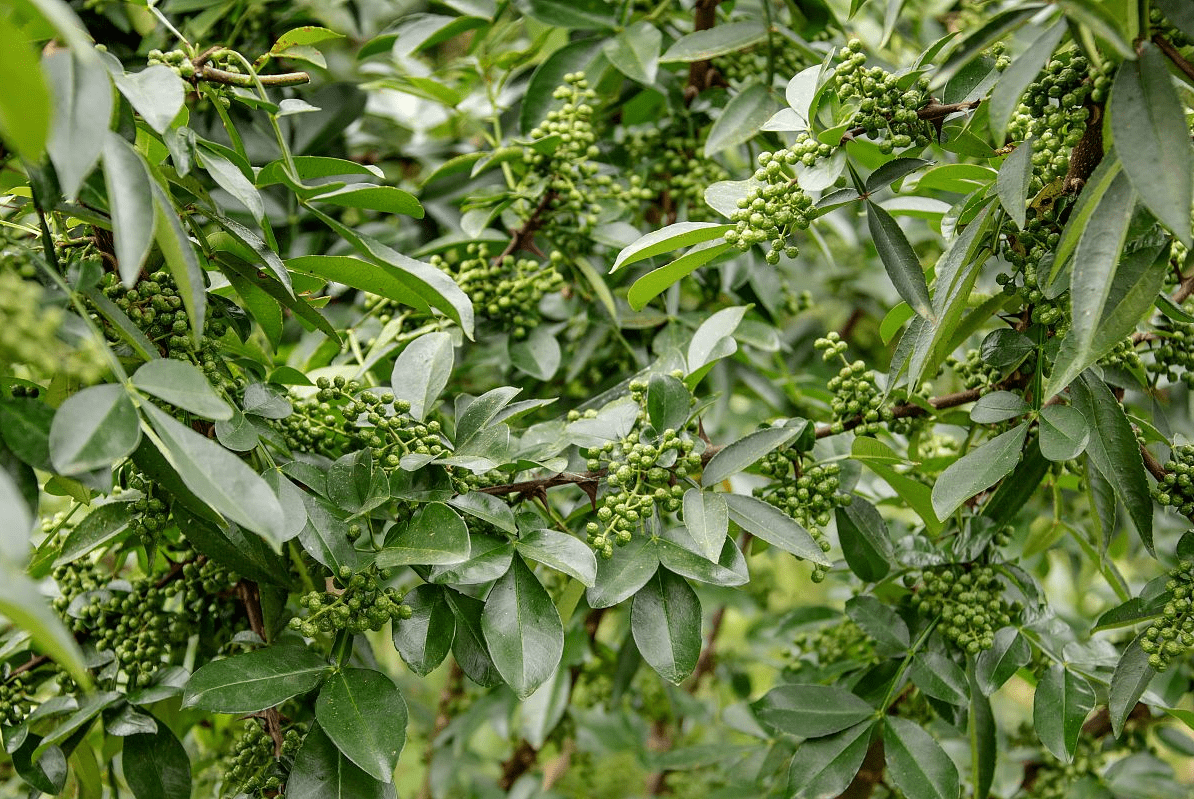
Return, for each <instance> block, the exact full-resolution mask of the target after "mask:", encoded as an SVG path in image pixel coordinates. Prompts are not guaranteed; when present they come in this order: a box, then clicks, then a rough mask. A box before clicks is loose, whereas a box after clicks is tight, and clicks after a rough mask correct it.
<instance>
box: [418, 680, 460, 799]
mask: <svg viewBox="0 0 1194 799" xmlns="http://www.w3.org/2000/svg"><path fill="white" fill-rule="evenodd" d="M463 694H464V671H463V670H462V669H461V668H460V664H459V663H457V662H456V661H455V660H453V661H452V664H451V666H450V667H449V669H448V679H447V681H446V682H444V688H443V690H442V691H440V694H439V704H438V705H437V706H436V711H435V726H433V727H432V728H431V734H430V735H428V736H427V749H426V750H425V751H424V754H423V761H424V766H425V767H426V770H425V771H424V772H423V786H422V787H421V788H420V789H419V799H431V757H432V755H433V754H434V753H435V739H436V738H438V737H439V736H440V733H442V732H443V731H444V730H446V729H447V728H448V724H449V723H450V722H451V721H452V706H453V705H454V704H456V700H457V699H459V698H460V697H461V696H462V695H463Z"/></svg>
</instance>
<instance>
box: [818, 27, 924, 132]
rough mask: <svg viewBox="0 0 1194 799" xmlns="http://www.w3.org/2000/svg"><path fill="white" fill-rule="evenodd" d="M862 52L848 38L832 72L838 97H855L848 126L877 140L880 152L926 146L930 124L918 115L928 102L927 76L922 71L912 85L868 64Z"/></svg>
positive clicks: (854, 40) (858, 45)
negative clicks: (866, 65)
mask: <svg viewBox="0 0 1194 799" xmlns="http://www.w3.org/2000/svg"><path fill="white" fill-rule="evenodd" d="M865 63H866V55H865V54H864V53H863V52H862V42H860V41H859V40H858V39H851V40H850V41H849V42H847V43H846V48H845V50H844V51H843V53H842V62H841V64H839V65H838V67H837V71H836V72H835V73H834V76H833V84H834V87H835V90H836V92H837V95H838V97H840V98H841V99H842V100H852V99H855V98H857V100H858V103H859V105H858V111H857V113H856V114H855V115H854V117H853V118H852V119H851V120H850V127H852V128H861V129H862V130H864V131H866V135H867V136H868V137H869V138H871V139H875V140H877V141H878V142H879V149H880V150H881V151H882V152H883V153H884V154H887V153H890V152H892V151H893V150H900V149H904V148H906V147H913V146H915V147H918V148H919V147H927V146H928V144H929V142H931V141H932V140H933V134H934V130H933V124H932V123H931V122H929V121H928V120H924V119H921V118H920V115H919V113H918V112H919V111H920V109H922V108H924V107H925V106H926V105H928V104H929V102H930V100H931V97H930V96H929V78H928V76H925V75H922V76H920V77H918V78H916V80H915V82H914V83H912V85H910V86H908V85H905V84H906V83H907V80H906V79H904V78H903V77H902V76H900V75H895V74H893V73H891V72H888V71H887V70H885V69H883V68H882V67H870V68H869V69H868V68H866V67H864V66H863V65H864V64H865Z"/></svg>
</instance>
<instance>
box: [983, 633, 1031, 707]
mask: <svg viewBox="0 0 1194 799" xmlns="http://www.w3.org/2000/svg"><path fill="white" fill-rule="evenodd" d="M1031 660H1032V650H1031V648H1029V646H1028V642H1027V641H1026V640H1024V636H1022V635H1020V631H1019V630H1017V629H1016V628H1015V627H1004V628H1002V629H1001V630H999V631H998V632H997V633H995V643H994V644H993V645H992V646H991V648H990V649H984V650H983V651H982V652H980V653H979V655H978V657H977V658H976V659H975V669H974V670H975V676H976V682H977V683H978V686H979V688H980V689H981V690H982V692H983V693H984V694H988V695H990V694H992V693H994V692H995V691H997V690H999V688H1000V687H1001V686H1002V685H1003V684H1004V683H1005V682H1007V681H1008V680H1009V679H1011V676H1012V675H1013V674H1015V673H1016V672H1017V671H1018V670H1019V669H1020V667H1021V666H1027V665H1028V663H1029V662H1030V661H1031Z"/></svg>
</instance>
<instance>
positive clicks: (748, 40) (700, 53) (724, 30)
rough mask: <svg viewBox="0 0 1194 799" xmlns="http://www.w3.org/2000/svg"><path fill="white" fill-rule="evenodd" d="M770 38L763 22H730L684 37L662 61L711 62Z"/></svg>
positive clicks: (669, 50) (665, 54) (668, 50)
mask: <svg viewBox="0 0 1194 799" xmlns="http://www.w3.org/2000/svg"><path fill="white" fill-rule="evenodd" d="M766 38H767V28H766V26H764V25H763V24H762V23H761V22H759V21H754V20H752V21H745V20H744V21H741V22H730V23H725V24H721V25H715V26H714V27H712V28H709V29H708V30H701V31H693V32H692V33H689V34H687V35H685V36H681V37H680V38H679V39H677V40H676V42H675V43H674V44H673V45H672V46H671V47H669V48H668V49H667V52H666V53H664V54H663V57H662V58H661V59H660V61H662V62H663V63H665V64H673V63H688V62H692V61H708V60H709V59H711V58H716V57H717V56H719V55H726V54H727V53H736V52H738V51H739V50H745V49H746V48H748V47H753V46H754V45H756V44H758V43H759V42H761V41H763V40H764V39H766Z"/></svg>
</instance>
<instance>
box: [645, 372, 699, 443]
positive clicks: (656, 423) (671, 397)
mask: <svg viewBox="0 0 1194 799" xmlns="http://www.w3.org/2000/svg"><path fill="white" fill-rule="evenodd" d="M691 404H692V394H690V393H689V391H688V389H687V388H685V387H684V384H683V383H681V382H680V381H679V380H677V379H676V378H674V377H672V376H671V375H664V374H658V373H657V374H653V375H651V379H650V381H649V383H648V385H647V418H648V420H649V421H650V422H651V426H652V427H654V428H655V429H656V430H657V431H658V432H659V433H660V434H661V435H662V434H663V433H664V432H665V431H667V430H673V431H677V432H678V431H680V430H683V429H684V423H685V422H686V421H687V420H688V411H689V408H690V407H691Z"/></svg>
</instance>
